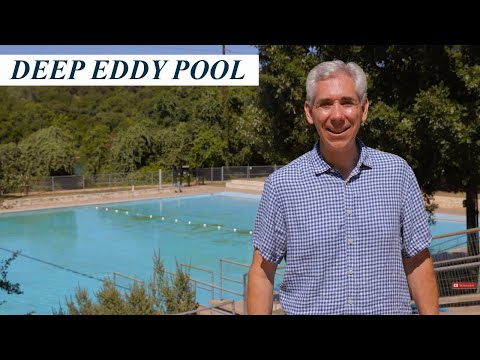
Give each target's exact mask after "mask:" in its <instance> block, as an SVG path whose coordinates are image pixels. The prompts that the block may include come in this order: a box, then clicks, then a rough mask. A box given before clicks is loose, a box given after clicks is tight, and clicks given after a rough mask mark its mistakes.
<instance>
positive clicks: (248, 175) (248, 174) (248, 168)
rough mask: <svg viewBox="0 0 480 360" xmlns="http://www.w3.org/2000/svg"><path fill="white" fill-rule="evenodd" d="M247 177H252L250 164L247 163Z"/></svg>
mask: <svg viewBox="0 0 480 360" xmlns="http://www.w3.org/2000/svg"><path fill="white" fill-rule="evenodd" d="M247 179H250V164H248V165H247Z"/></svg>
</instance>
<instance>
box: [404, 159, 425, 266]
mask: <svg viewBox="0 0 480 360" xmlns="http://www.w3.org/2000/svg"><path fill="white" fill-rule="evenodd" d="M407 170H408V174H407V179H408V180H407V186H406V191H405V192H404V195H403V202H402V255H403V256H404V257H407V258H409V257H412V256H415V255H416V254H418V253H419V252H420V251H422V250H424V249H425V248H427V247H428V246H430V244H431V242H432V234H431V232H430V227H429V225H428V217H427V212H426V210H425V206H424V204H423V199H422V193H421V191H420V187H419V185H418V182H417V179H416V177H415V174H414V172H413V170H412V169H411V168H410V166H407Z"/></svg>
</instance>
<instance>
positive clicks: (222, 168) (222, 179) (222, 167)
mask: <svg viewBox="0 0 480 360" xmlns="http://www.w3.org/2000/svg"><path fill="white" fill-rule="evenodd" d="M222 181H223V166H222Z"/></svg>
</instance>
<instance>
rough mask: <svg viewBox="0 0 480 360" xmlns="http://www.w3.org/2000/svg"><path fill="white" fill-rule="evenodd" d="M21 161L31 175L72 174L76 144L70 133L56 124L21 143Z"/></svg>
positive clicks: (26, 171)
mask: <svg viewBox="0 0 480 360" xmlns="http://www.w3.org/2000/svg"><path fill="white" fill-rule="evenodd" d="M19 147H20V150H21V159H20V161H21V163H22V165H23V166H24V171H25V173H27V174H29V175H31V176H56V175H70V174H72V173H73V166H74V163H75V146H74V142H73V139H72V136H71V134H70V133H68V132H66V131H63V130H61V129H59V128H57V127H55V126H51V127H48V128H44V129H41V130H38V131H37V132H35V133H33V134H32V135H30V136H28V137H27V138H26V139H24V140H22V142H20V144H19Z"/></svg>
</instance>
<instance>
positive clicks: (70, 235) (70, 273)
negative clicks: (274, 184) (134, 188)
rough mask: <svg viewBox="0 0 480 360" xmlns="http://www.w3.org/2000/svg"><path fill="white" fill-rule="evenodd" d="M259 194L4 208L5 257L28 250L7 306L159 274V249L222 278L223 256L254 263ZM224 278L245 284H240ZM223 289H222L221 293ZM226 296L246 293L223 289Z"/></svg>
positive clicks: (0, 244) (0, 226)
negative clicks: (155, 269) (17, 290)
mask: <svg viewBox="0 0 480 360" xmlns="http://www.w3.org/2000/svg"><path fill="white" fill-rule="evenodd" d="M258 200H259V196H257V195H249V194H242V193H232V192H224V193H216V194H208V195H195V196H184V197H176V198H164V199H153V200H143V201H134V202H118V203H112V204H103V205H93V206H77V207H71V208H62V209H54V210H41V211H31V212H24V213H11V214H2V215H0V234H1V235H0V259H6V258H7V257H9V256H10V255H11V253H10V251H15V250H21V251H22V254H21V256H19V257H18V258H17V259H15V261H14V262H12V264H11V266H10V268H9V273H8V279H9V280H10V281H11V282H19V283H20V285H21V289H22V290H23V291H24V293H23V294H21V295H7V294H6V293H5V292H3V291H2V292H0V300H6V301H7V302H6V303H4V304H2V305H1V306H0V314H25V313H28V312H31V311H34V313H35V314H51V313H52V309H58V308H59V306H60V305H62V307H63V308H65V298H66V297H70V296H73V295H74V293H75V288H76V287H78V286H80V287H82V288H87V289H89V290H90V291H91V292H92V293H93V292H94V291H97V290H98V289H99V288H100V286H101V280H102V279H103V278H105V277H106V276H110V277H111V276H112V274H113V272H119V273H122V274H125V275H128V276H132V277H135V278H139V279H149V278H150V277H151V275H152V265H153V262H152V257H153V254H154V252H155V251H159V252H160V256H161V258H162V259H163V261H164V263H165V267H166V269H167V270H170V271H175V262H176V261H177V260H178V261H179V262H180V263H185V264H191V265H193V266H197V267H202V268H205V269H207V270H211V271H213V272H214V274H215V275H214V280H215V283H216V284H217V285H218V284H219V272H220V271H219V267H220V263H219V259H220V258H224V259H229V260H232V261H236V262H240V263H245V264H248V263H250V261H251V256H252V246H251V233H250V232H251V230H252V227H253V223H254V218H255V213H256V211H257V208H258ZM438 219H439V222H438V223H437V224H436V225H435V226H434V227H433V228H432V233H433V234H434V235H436V234H439V233H445V232H451V231H457V230H461V229H463V228H464V227H465V225H464V222H463V223H462V222H461V217H458V218H454V217H452V216H446V215H445V216H444V215H442V216H438ZM247 270H248V269H247V268H243V267H239V266H235V265H231V264H228V263H224V264H223V275H224V276H228V277H231V278H236V279H238V280H239V281H241V280H242V275H243V274H244V273H246V271H247ZM191 277H192V278H195V279H198V280H201V281H205V282H211V278H210V274H209V273H206V272H203V271H198V270H195V269H192V270H191ZM223 286H224V287H226V288H228V289H232V290H235V291H238V292H241V290H242V288H243V287H242V286H241V285H239V284H233V283H227V282H225V281H224V283H223ZM215 296H218V291H217V292H216V293H215ZM210 298H211V293H210V291H208V290H203V289H197V300H198V301H199V302H200V303H201V304H207V302H208V299H210ZM223 298H227V299H228V298H238V297H235V296H232V295H231V294H226V293H224V294H223Z"/></svg>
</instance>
